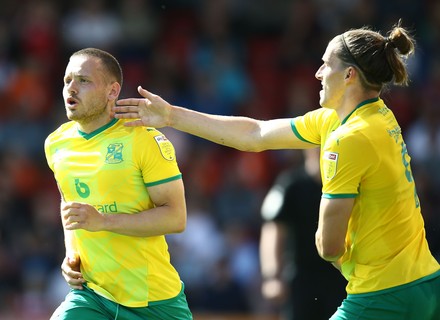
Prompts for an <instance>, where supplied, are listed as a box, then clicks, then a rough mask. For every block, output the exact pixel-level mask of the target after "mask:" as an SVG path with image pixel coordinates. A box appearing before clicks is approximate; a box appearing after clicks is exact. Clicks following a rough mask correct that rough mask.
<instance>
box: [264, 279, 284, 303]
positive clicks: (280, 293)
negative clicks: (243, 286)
mask: <svg viewBox="0 0 440 320" xmlns="http://www.w3.org/2000/svg"><path fill="white" fill-rule="evenodd" d="M261 292H262V294H263V297H264V298H265V299H267V300H268V301H270V302H272V303H275V304H280V303H282V302H284V301H285V299H286V294H287V293H286V285H285V283H284V282H283V281H282V280H281V279H278V278H273V279H263V281H262V286H261Z"/></svg>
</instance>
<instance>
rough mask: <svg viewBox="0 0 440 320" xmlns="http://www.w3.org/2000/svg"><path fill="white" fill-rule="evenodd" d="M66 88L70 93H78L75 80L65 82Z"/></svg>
mask: <svg viewBox="0 0 440 320" xmlns="http://www.w3.org/2000/svg"><path fill="white" fill-rule="evenodd" d="M64 89H65V90H66V91H67V92H68V93H70V94H71V93H77V89H76V86H75V82H74V81H70V82H68V83H65V84H64Z"/></svg>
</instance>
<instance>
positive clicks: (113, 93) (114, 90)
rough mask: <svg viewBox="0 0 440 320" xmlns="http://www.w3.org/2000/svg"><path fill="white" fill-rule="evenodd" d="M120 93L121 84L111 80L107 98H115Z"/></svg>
mask: <svg viewBox="0 0 440 320" xmlns="http://www.w3.org/2000/svg"><path fill="white" fill-rule="evenodd" d="M119 93H121V85H120V84H119V83H118V82H116V81H115V82H113V83H112V85H111V87H110V91H109V93H108V98H109V100H116V99H117V98H118V96H119Z"/></svg>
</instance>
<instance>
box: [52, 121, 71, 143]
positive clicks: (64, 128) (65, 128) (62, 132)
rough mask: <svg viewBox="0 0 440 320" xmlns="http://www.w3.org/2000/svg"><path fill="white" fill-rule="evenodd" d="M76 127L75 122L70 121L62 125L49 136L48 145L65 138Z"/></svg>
mask: <svg viewBox="0 0 440 320" xmlns="http://www.w3.org/2000/svg"><path fill="white" fill-rule="evenodd" d="M74 127H75V122H74V121H68V122H65V123H63V124H61V125H60V126H59V127H58V128H57V129H55V130H54V131H52V132H51V133H50V134H49V135H48V136H47V138H46V143H48V142H51V141H56V140H59V139H60V138H61V137H64V136H66V135H68V134H70V132H71V130H73V129H74Z"/></svg>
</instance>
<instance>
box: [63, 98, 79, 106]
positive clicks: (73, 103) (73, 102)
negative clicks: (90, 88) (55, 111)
mask: <svg viewBox="0 0 440 320" xmlns="http://www.w3.org/2000/svg"><path fill="white" fill-rule="evenodd" d="M77 104H78V101H77V100H76V99H74V98H67V99H66V106H67V107H69V108H73V107H75V106H76V105H77Z"/></svg>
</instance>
